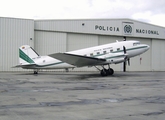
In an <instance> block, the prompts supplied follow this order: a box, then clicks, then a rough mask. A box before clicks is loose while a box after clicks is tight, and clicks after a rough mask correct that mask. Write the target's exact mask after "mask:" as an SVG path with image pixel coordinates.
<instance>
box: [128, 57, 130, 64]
mask: <svg viewBox="0 0 165 120" xmlns="http://www.w3.org/2000/svg"><path fill="white" fill-rule="evenodd" d="M128 65H129V66H130V59H129V58H128Z"/></svg>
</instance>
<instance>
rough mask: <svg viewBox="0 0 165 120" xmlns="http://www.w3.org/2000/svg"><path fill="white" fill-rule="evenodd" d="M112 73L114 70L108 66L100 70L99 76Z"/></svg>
mask: <svg viewBox="0 0 165 120" xmlns="http://www.w3.org/2000/svg"><path fill="white" fill-rule="evenodd" d="M113 73H114V70H113V69H112V68H109V69H105V68H104V69H102V70H101V71H100V74H101V76H108V75H113Z"/></svg>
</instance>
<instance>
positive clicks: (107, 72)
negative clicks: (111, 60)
mask: <svg viewBox="0 0 165 120" xmlns="http://www.w3.org/2000/svg"><path fill="white" fill-rule="evenodd" d="M95 67H96V66H95ZM96 68H97V67H96ZM102 68H103V69H102V70H100V69H99V68H97V69H98V70H99V71H100V75H101V76H108V75H113V73H114V70H113V69H112V68H110V65H109V64H108V69H106V68H104V66H102Z"/></svg>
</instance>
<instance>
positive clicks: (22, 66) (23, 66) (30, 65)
mask: <svg viewBox="0 0 165 120" xmlns="http://www.w3.org/2000/svg"><path fill="white" fill-rule="evenodd" d="M35 65H36V64H35V63H34V64H26V65H16V66H13V67H12V68H17V67H21V68H28V67H32V66H35Z"/></svg>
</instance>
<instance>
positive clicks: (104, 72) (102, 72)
mask: <svg viewBox="0 0 165 120" xmlns="http://www.w3.org/2000/svg"><path fill="white" fill-rule="evenodd" d="M106 71H107V70H106V69H104V70H101V72H100V74H101V76H103V77H104V76H107V72H106Z"/></svg>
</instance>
